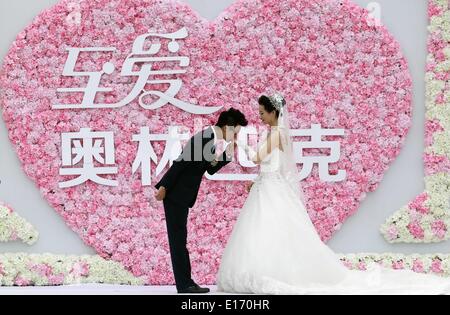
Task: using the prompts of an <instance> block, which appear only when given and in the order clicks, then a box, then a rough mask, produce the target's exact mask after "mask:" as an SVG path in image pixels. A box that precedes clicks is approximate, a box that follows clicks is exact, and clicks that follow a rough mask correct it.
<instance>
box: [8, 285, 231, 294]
mask: <svg viewBox="0 0 450 315" xmlns="http://www.w3.org/2000/svg"><path fill="white" fill-rule="evenodd" d="M207 287H208V288H210V289H211V292H210V293H209V294H213V295H218V294H223V293H218V292H217V287H216V286H207ZM172 294H177V290H176V288H175V286H120V285H107V284H82V285H69V286H58V287H0V295H172Z"/></svg>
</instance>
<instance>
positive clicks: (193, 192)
mask: <svg viewBox="0 0 450 315" xmlns="http://www.w3.org/2000/svg"><path fill="white" fill-rule="evenodd" d="M215 158H216V155H215V146H214V132H213V129H212V127H210V128H207V129H205V130H203V131H201V132H199V133H197V134H196V135H195V136H193V137H192V138H191V139H190V140H189V142H188V143H187V144H186V145H185V147H184V148H183V151H182V153H181V154H180V156H179V157H178V159H177V160H176V161H174V163H173V165H172V166H171V167H170V169H169V170H168V171H167V173H166V174H165V175H164V176H163V178H162V179H161V180H160V181H159V183H158V184H156V186H155V187H156V188H157V189H159V188H160V187H161V186H162V187H164V188H165V189H166V197H165V198H164V210H165V214H166V223H167V233H168V236H169V245H170V255H171V258H172V267H173V273H174V275H175V281H176V285H177V289H178V290H183V289H186V288H188V287H190V286H192V285H194V281H193V280H192V278H191V262H190V259H189V252H188V250H187V248H186V243H187V218H188V213H189V208H192V207H193V206H194V204H195V201H196V199H197V194H198V190H199V188H200V184H201V181H202V178H203V175H204V174H205V172H208V174H210V175H213V174H215V173H216V172H217V171H218V170H220V169H221V168H222V167H224V166H225V165H226V164H228V163H229V162H231V158H232V157H227V154H226V152H224V153H223V155H222V156H221V157H220V158H219V159H218V161H216V162H215V161H214V160H215Z"/></svg>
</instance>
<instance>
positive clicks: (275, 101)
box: [269, 93, 286, 111]
mask: <svg viewBox="0 0 450 315" xmlns="http://www.w3.org/2000/svg"><path fill="white" fill-rule="evenodd" d="M269 100H270V103H272V105H273V107H275V109H276V110H277V111H281V109H282V108H283V107H284V106H285V105H286V100H285V99H284V97H283V95H281V94H280V93H275V94H274V95H272V96H269Z"/></svg>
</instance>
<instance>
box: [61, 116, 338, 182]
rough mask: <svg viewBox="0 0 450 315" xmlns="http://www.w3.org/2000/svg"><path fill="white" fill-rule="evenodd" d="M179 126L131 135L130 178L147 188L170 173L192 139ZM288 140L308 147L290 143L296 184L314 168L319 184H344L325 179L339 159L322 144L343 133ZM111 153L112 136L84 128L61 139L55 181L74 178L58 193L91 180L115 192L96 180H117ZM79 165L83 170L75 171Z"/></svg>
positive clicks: (243, 162)
mask: <svg viewBox="0 0 450 315" xmlns="http://www.w3.org/2000/svg"><path fill="white" fill-rule="evenodd" d="M181 129H182V126H170V127H169V128H168V133H167V134H151V133H150V128H149V127H141V129H140V132H139V133H138V134H135V135H133V138H132V141H133V142H136V144H137V150H136V157H135V159H134V162H133V165H132V173H133V174H136V173H138V170H139V169H140V174H141V180H142V185H143V186H151V185H152V182H153V180H154V179H155V178H156V177H157V176H158V175H160V174H161V173H162V172H163V171H164V170H165V169H167V167H170V166H171V165H172V163H173V161H174V160H176V159H177V158H178V157H179V155H180V154H181V152H182V148H183V143H184V142H186V141H187V140H188V139H189V138H190V137H191V134H190V133H188V132H180V130H181ZM255 134H256V128H255V127H246V128H242V129H241V132H240V133H239V137H240V140H243V141H247V140H248V136H249V135H255ZM291 135H292V136H293V137H299V136H302V137H304V136H309V137H311V141H307V142H300V141H294V142H293V145H294V154H295V156H296V159H297V163H298V164H299V165H302V168H301V171H300V174H299V176H300V180H303V179H305V178H307V177H308V176H309V175H310V174H311V171H312V169H313V166H314V165H315V164H317V165H318V168H319V176H320V179H321V180H322V181H324V182H339V181H344V180H345V175H346V172H345V170H340V171H339V172H338V174H337V175H330V174H329V165H330V164H331V163H336V162H338V161H339V158H340V143H339V142H335V141H323V140H322V137H326V136H343V135H344V130H343V129H322V128H321V126H320V125H313V126H312V128H311V129H306V130H303V129H298V130H291ZM157 141H162V142H164V143H165V147H164V148H165V149H164V152H163V154H162V156H160V157H158V156H157V154H156V152H155V150H154V149H153V146H152V143H153V142H157ZM309 148H320V149H330V150H331V153H330V155H329V156H305V155H303V151H304V149H309ZM114 152H115V147H114V135H113V133H112V132H93V131H91V130H90V129H89V128H83V129H81V130H80V132H74V133H63V135H62V167H61V169H60V175H62V176H75V175H76V176H77V177H76V178H75V179H71V180H69V181H66V182H62V183H60V187H61V188H68V187H73V186H77V185H81V184H83V183H85V182H86V181H88V180H91V181H93V182H95V183H97V184H99V185H106V186H117V185H118V184H119V183H118V182H117V181H115V180H111V179H105V178H104V177H102V176H101V175H111V174H117V167H115V166H114V163H115V157H114ZM236 162H237V163H239V165H240V166H242V167H243V168H248V169H251V168H254V167H256V165H255V164H254V163H253V162H251V161H250V160H249V159H248V157H247V155H246V154H245V153H244V152H242V151H241V149H240V150H239V151H238V154H237V161H236ZM78 164H80V165H82V166H77V165H78ZM152 164H153V165H155V167H156V168H155V174H154V176H152V172H151V169H152V168H151V166H152ZM206 177H207V178H208V179H210V180H226V181H243V180H253V179H254V178H255V177H256V175H255V174H247V173H242V174H236V173H232V174H224V173H221V174H215V175H213V176H211V175H208V174H207V175H206Z"/></svg>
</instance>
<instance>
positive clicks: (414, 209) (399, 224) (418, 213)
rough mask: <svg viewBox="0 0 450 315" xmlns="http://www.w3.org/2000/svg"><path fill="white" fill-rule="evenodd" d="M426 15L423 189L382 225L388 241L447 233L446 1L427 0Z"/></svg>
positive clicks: (449, 72) (449, 85) (449, 41)
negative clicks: (426, 54)
mask: <svg viewBox="0 0 450 315" xmlns="http://www.w3.org/2000/svg"><path fill="white" fill-rule="evenodd" d="M429 17H430V26H429V40H428V51H429V55H428V59H427V61H428V64H427V74H426V88H427V91H426V109H427V112H426V125H425V132H426V138H425V143H426V149H425V153H424V163H425V175H426V176H425V191H424V192H423V193H421V194H420V195H418V196H417V197H416V198H415V199H414V200H413V201H411V202H409V203H408V205H406V206H404V207H402V208H401V209H400V210H399V211H397V212H396V213H394V215H393V216H391V217H390V218H388V219H387V221H386V223H385V224H383V225H382V227H381V233H382V234H383V235H384V237H385V239H386V240H387V241H388V242H391V243H399V242H405V243H430V242H441V241H444V240H447V239H449V238H450V204H449V202H450V199H449V198H450V3H449V2H448V1H447V0H430V2H429Z"/></svg>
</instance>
